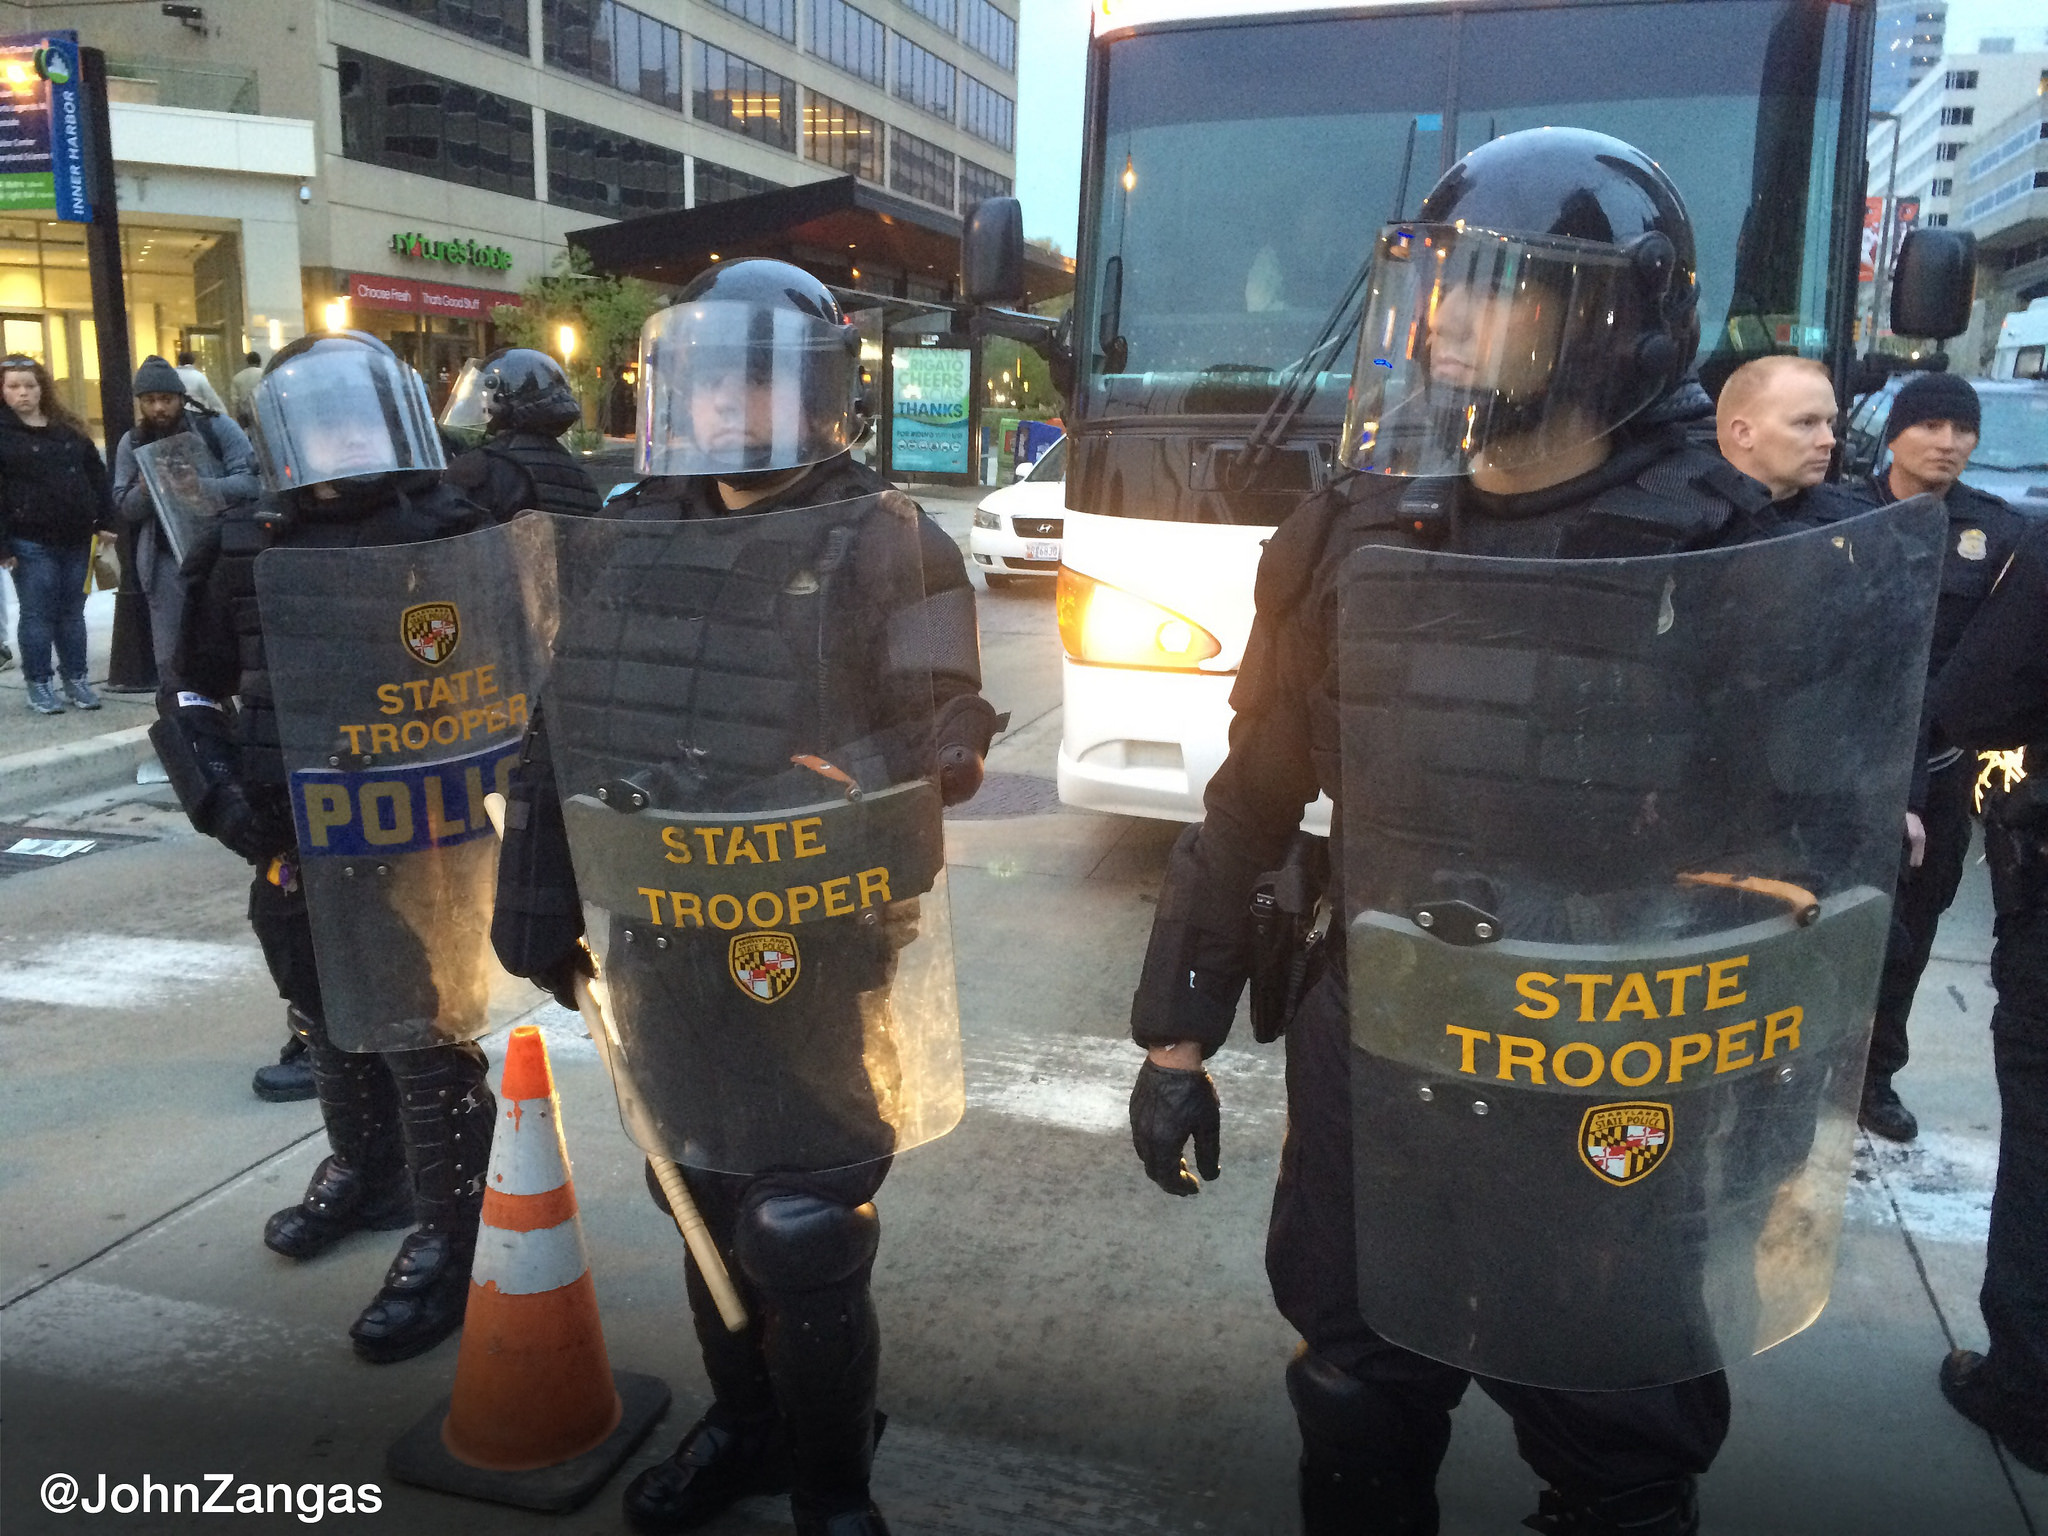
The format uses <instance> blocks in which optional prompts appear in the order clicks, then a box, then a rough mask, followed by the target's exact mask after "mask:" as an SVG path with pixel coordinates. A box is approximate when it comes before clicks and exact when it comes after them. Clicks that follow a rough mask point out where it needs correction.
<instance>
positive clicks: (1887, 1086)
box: [1856, 1073, 1920, 1141]
mask: <svg viewBox="0 0 2048 1536" xmlns="http://www.w3.org/2000/svg"><path fill="white" fill-rule="evenodd" d="M1856 1123H1857V1124H1858V1125H1860V1126H1862V1127H1863V1129H1864V1130H1866V1131H1868V1132H1870V1134H1871V1135H1873V1136H1882V1137H1883V1138H1884V1139H1885V1140H1886V1141H1911V1140H1912V1139H1913V1138H1914V1137H1916V1136H1918V1135H1919V1134H1920V1122H1919V1121H1918V1120H1916V1119H1915V1118H1914V1117H1913V1111H1911V1110H1910V1109H1908V1108H1906V1106H1905V1104H1904V1103H1902V1102H1901V1101H1900V1099H1899V1092H1898V1090H1897V1089H1896V1088H1894V1087H1892V1080H1891V1078H1890V1077H1889V1076H1884V1077H1880V1076H1877V1075H1876V1074H1875V1073H1873V1074H1872V1075H1871V1076H1870V1077H1868V1078H1866V1079H1865V1080H1864V1083H1863V1103H1862V1104H1861V1105H1860V1106H1859V1107H1858V1109H1857V1111H1856Z"/></svg>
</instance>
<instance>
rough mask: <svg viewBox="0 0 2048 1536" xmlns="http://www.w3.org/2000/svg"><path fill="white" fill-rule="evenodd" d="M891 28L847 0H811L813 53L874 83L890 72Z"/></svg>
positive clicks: (880, 80) (850, 73)
mask: <svg viewBox="0 0 2048 1536" xmlns="http://www.w3.org/2000/svg"><path fill="white" fill-rule="evenodd" d="M888 41H889V30H888V28H886V27H884V26H883V25H882V24H881V23H880V22H879V21H877V20H875V18H874V17H872V16H870V15H869V14H868V13H867V12H866V11H863V10H861V9H859V8H858V7H856V6H851V5H848V4H847V3H846V0H811V52H812V53H814V54H816V55H817V56H818V57H819V58H821V59H823V60H824V61H825V62H826V63H827V64H830V65H832V66H834V67H835V68H838V69H843V70H845V71H846V72H847V73H848V74H849V75H855V76H858V77H859V78H860V79H862V80H865V81H867V82H868V84H870V85H881V84H882V83H883V77H884V76H885V75H886V74H887V72H888Z"/></svg>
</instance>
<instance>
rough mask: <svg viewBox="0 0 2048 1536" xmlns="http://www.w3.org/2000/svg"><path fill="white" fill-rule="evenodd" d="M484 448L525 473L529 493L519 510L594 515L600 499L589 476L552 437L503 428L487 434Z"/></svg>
mask: <svg viewBox="0 0 2048 1536" xmlns="http://www.w3.org/2000/svg"><path fill="white" fill-rule="evenodd" d="M483 451H484V452H485V453H487V454H489V455H490V456H491V457H492V458H495V459H498V460H501V461H503V462H505V463H507V464H510V465H512V466H514V467H515V468H516V469H518V470H519V471H520V472H521V473H523V474H524V476H525V477H526V480H527V481H528V483H529V484H530V486H531V488H532V494H531V496H530V498H528V499H527V500H526V502H525V506H523V507H521V508H519V509H518V510H521V511H524V510H526V508H529V507H530V508H538V509H539V510H540V511H542V512H561V513H565V514H567V515H568V516H570V517H595V516H596V515H597V511H598V508H599V506H600V505H601V503H600V501H599V500H598V494H597V489H596V487H595V486H593V485H592V484H591V483H590V476H589V475H588V474H586V473H585V472H584V469H583V466H582V465H581V464H578V463H577V462H576V460H575V459H574V458H572V457H571V456H570V454H569V451H568V450H567V449H566V448H564V447H563V446H562V445H561V443H559V442H558V441H556V440H555V439H554V438H552V437H543V436H542V435H541V434H539V433H537V432H506V433H502V434H500V435H497V436H494V437H490V438H487V439H486V440H485V442H484V446H483ZM499 510H502V509H499Z"/></svg>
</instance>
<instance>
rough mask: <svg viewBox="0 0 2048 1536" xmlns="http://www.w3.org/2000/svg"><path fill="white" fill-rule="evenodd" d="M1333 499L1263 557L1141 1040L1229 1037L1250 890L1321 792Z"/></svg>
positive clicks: (1137, 1000)
mask: <svg viewBox="0 0 2048 1536" xmlns="http://www.w3.org/2000/svg"><path fill="white" fill-rule="evenodd" d="M1334 508H1335V502H1334V499H1332V498H1330V497H1327V496H1325V497H1323V498H1319V499H1318V500H1317V501H1316V502H1312V503H1310V504H1309V505H1307V506H1304V507H1303V508H1301V510H1300V511H1298V512H1296V513H1295V515H1294V516H1293V517H1291V518H1290V519H1288V521H1287V522H1285V523H1283V524H1282V525H1281V527H1280V529H1279V531H1278V532H1277V533H1276V534H1275V535H1274V536H1273V538H1272V540H1271V541H1270V542H1269V543H1268V544H1267V546H1266V551H1265V554H1264V556H1263V558H1261V560H1260V561H1259V573H1258V579H1257V583H1256V585H1255V587H1254V594H1255V597H1256V601H1257V614H1256V617H1255V618H1254V619H1253V621H1252V632H1251V637H1250V640H1249V642H1248V643H1247V644H1246V646H1245V655H1244V662H1243V664H1242V665H1241V666H1240V667H1239V669H1238V676H1237V683H1236V685H1235V686H1234V687H1233V688H1232V689H1231V692H1230V703H1231V708H1232V709H1233V710H1235V711H1236V714H1235V717H1234V718H1233V719H1232V721H1231V724H1230V751H1229V754H1228V755H1227V756H1226V757H1225V758H1224V760H1223V765H1222V766H1221V767H1220V768H1218V769H1217V770H1216V773H1215V776H1214V777H1212V778H1211V779H1210V780H1209V787H1208V790H1207V792H1206V793H1205V794H1204V796H1203V806H1204V809H1205V810H1206V811H1207V816H1206V819H1205V820H1203V822H1202V823H1201V824H1200V825H1199V826H1195V827H1190V828H1189V829H1188V830H1187V831H1186V832H1185V833H1183V834H1182V836H1181V839H1180V841H1179V842H1178V843H1176V844H1175V845H1174V849H1173V853H1172V855H1171V857H1170V858H1169V859H1168V860H1167V866H1166V877H1165V880H1164V881H1163V882H1162V884H1161V886H1160V890H1159V910H1158V912H1157V914H1156V915H1155V916H1154V918H1153V922H1152V938H1151V942H1150V943H1149V944H1148V945H1147V946H1146V950H1145V968H1144V971H1143V973H1142V974H1141V976H1140V978H1139V981H1138V989H1137V993H1136V995H1135V996H1133V997H1132V999H1131V1038H1132V1039H1134V1040H1136V1041H1137V1042H1138V1044H1140V1045H1144V1046H1153V1045H1171V1044H1174V1043H1175V1042H1177V1041H1182V1040H1192V1041H1195V1042H1196V1043H1198V1044H1199V1045H1200V1046H1201V1047H1202V1054H1203V1055H1204V1056H1208V1055H1211V1054H1213V1053H1214V1052H1215V1050H1216V1049H1217V1048H1218V1047H1219V1046H1221V1045H1222V1044H1223V1042H1224V1040H1225V1039H1226V1038H1227V1037H1228V1036H1229V1034H1230V1025H1231V1020H1232V1019H1233V1018H1234V1017H1235V1016H1236V1013H1237V1002H1238V998H1239V996H1240V995H1241V994H1242V993H1243V991H1244V984H1245V980H1246V978H1247V976H1248V974H1249V971H1250V923H1251V897H1252V889H1253V887H1254V885H1256V883H1257V881H1258V878H1259V876H1260V875H1261V874H1263V873H1264V872H1265V871H1267V870H1269V869H1273V868H1275V867H1277V866H1278V865H1279V863H1280V862H1281V860H1282V858H1283V857H1284V855H1285V853H1286V849H1287V844H1288V841H1289V839H1290V838H1292V836H1293V835H1294V831H1295V828H1296V827H1298V826H1299V825H1300V824H1301V817H1302V812H1303V810H1304V809H1305V808H1306V807H1307V805H1308V804H1309V802H1310V801H1311V800H1313V799H1314V798H1315V796H1316V790H1317V788H1318V784H1317V779H1316V768H1315V761H1314V757H1313V755H1312V753H1311V750H1310V746H1311V743H1310V715H1309V708H1308V692H1309V689H1310V687H1311V686H1312V685H1314V684H1315V683H1317V682H1319V681H1320V680H1321V679H1322V676H1323V673H1324V670H1325V667H1326V661H1325V652H1326V648H1325V645H1324V641H1323V633H1324V627H1325V626H1324V622H1323V620H1324V615H1323V613H1322V611H1321V610H1322V602H1321V599H1320V590H1319V587H1318V584H1317V582H1316V575H1317V571H1318V568H1319V566H1320V565H1321V564H1322V557H1323V547H1324V544H1325V543H1326V541H1327V539H1328V533H1329V528H1330V519H1331V514H1332V512H1333V511H1334Z"/></svg>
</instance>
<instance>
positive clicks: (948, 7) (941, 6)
mask: <svg viewBox="0 0 2048 1536" xmlns="http://www.w3.org/2000/svg"><path fill="white" fill-rule="evenodd" d="M903 4H904V5H905V6H906V7H907V8H908V9H910V10H913V11H915V12H917V14H918V15H920V16H922V17H923V18H924V19H925V20H926V21H928V22H930V23H931V24H932V25H933V26H935V27H937V28H938V29H939V30H940V31H941V32H945V33H948V34H950V33H951V32H952V30H953V26H954V18H955V15H956V13H957V12H958V10H959V5H958V3H957V0H903Z"/></svg>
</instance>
